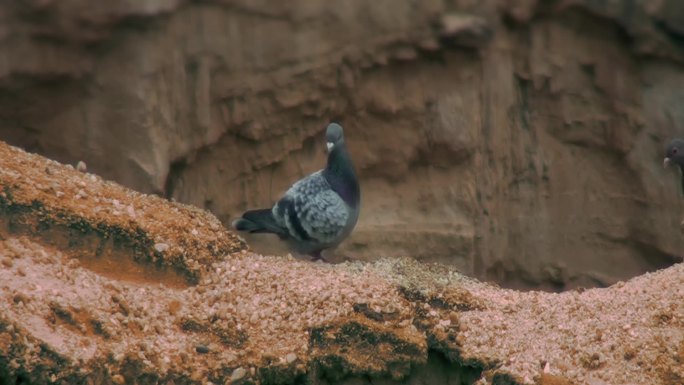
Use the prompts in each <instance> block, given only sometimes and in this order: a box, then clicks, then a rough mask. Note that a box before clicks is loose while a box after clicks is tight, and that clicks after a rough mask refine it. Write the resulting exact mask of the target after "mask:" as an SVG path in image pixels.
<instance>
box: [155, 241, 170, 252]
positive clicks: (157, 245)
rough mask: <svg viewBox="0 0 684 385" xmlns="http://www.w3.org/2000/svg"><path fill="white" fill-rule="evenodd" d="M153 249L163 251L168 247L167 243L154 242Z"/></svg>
mask: <svg viewBox="0 0 684 385" xmlns="http://www.w3.org/2000/svg"><path fill="white" fill-rule="evenodd" d="M154 249H155V250H157V252H160V253H163V252H165V251H166V250H168V249H169V245H168V244H166V243H161V242H160V243H155V244H154Z"/></svg>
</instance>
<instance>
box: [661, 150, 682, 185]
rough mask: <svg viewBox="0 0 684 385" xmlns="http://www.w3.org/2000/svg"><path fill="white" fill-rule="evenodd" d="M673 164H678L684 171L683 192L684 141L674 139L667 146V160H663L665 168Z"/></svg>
mask: <svg viewBox="0 0 684 385" xmlns="http://www.w3.org/2000/svg"><path fill="white" fill-rule="evenodd" d="M671 163H675V164H677V165H678V166H679V168H680V170H682V171H683V173H682V191H684V140H682V139H673V140H672V141H671V142H670V144H668V145H667V150H666V152H665V159H663V167H667V166H669V165H670V164H671Z"/></svg>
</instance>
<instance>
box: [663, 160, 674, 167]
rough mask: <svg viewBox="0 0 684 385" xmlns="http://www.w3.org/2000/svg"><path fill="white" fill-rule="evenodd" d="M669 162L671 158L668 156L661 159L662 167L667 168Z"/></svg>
mask: <svg viewBox="0 0 684 385" xmlns="http://www.w3.org/2000/svg"><path fill="white" fill-rule="evenodd" d="M670 163H672V159H670V158H665V159H663V168H667V167H668V166H669V165H670Z"/></svg>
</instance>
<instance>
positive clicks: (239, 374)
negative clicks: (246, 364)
mask: <svg viewBox="0 0 684 385" xmlns="http://www.w3.org/2000/svg"><path fill="white" fill-rule="evenodd" d="M245 375H247V370H246V369H245V368H243V367H239V368H237V369H235V370H233V374H231V375H230V380H231V381H237V380H240V379H242V378H243V377H244V376H245Z"/></svg>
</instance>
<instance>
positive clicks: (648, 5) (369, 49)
mask: <svg viewBox="0 0 684 385" xmlns="http://www.w3.org/2000/svg"><path fill="white" fill-rule="evenodd" d="M683 9H684V6H683V5H681V2H679V1H677V0H665V1H659V2H633V1H613V2H603V1H593V0H574V1H551V2H547V1H542V2H538V1H534V0H530V1H524V0H521V1H496V0H488V1H438V0H429V1H408V0H406V1H394V0H386V1H372V2H369V1H362V0H357V1H346V2H344V3H330V2H316V1H304V0H302V1H295V2H289V3H288V4H287V5H286V4H285V3H283V4H280V3H278V4H274V3H273V2H265V1H256V2H255V1H241V0H213V1H202V2H191V1H183V0H166V1H153V0H145V1H142V0H141V1H135V2H112V3H111V4H99V3H98V4H90V3H89V2H86V1H79V0H71V1H50V0H41V1H23V2H4V3H2V4H0V25H2V27H0V49H2V51H3V52H5V55H4V56H3V60H1V61H0V137H1V138H3V139H5V140H7V141H9V142H10V143H14V144H18V145H21V146H23V147H24V148H27V149H30V150H32V151H38V152H40V153H42V154H46V155H48V156H50V157H52V158H55V159H58V160H61V161H64V162H69V163H72V164H75V163H76V162H77V161H79V160H84V161H86V163H87V164H88V166H89V168H90V169H91V170H93V171H95V172H97V173H98V174H100V175H103V176H105V177H107V178H111V179H114V180H116V181H119V182H121V183H123V184H125V185H127V186H129V187H133V188H135V189H138V190H140V191H143V192H146V193H152V192H154V193H158V194H161V195H165V196H168V197H172V198H175V199H176V200H178V201H182V202H186V203H191V204H195V205H197V206H199V207H204V208H207V209H209V210H211V211H212V212H213V213H215V214H216V215H217V216H218V217H219V219H220V220H221V221H222V222H224V223H229V221H230V220H231V219H232V218H233V217H234V216H236V215H238V214H239V213H240V212H241V211H242V210H244V209H245V208H248V207H255V206H267V205H270V204H271V203H272V202H273V201H274V200H275V199H276V198H277V197H278V196H279V194H280V193H281V192H282V191H284V189H286V188H287V187H288V186H289V184H290V183H292V182H293V181H294V180H296V179H298V178H299V177H301V176H303V175H305V174H307V173H309V172H311V171H314V170H316V169H317V168H319V167H321V165H322V163H323V151H324V150H323V149H324V145H323V143H322V139H321V138H322V136H321V133H322V130H323V128H324V127H325V125H326V124H327V123H328V121H330V120H338V121H341V122H342V123H343V124H344V125H345V127H346V130H347V133H348V142H349V147H350V150H351V152H352V154H353V156H354V159H355V161H356V164H357V167H358V168H359V170H360V174H361V178H362V187H363V211H362V215H361V219H360V223H359V226H358V228H357V231H356V232H355V233H354V234H353V236H352V238H351V239H350V240H349V242H347V243H346V244H345V245H344V246H343V248H342V249H341V250H340V253H341V254H345V255H351V256H353V257H354V258H371V259H372V258H378V257H381V256H397V255H411V256H414V257H416V258H418V259H421V260H426V261H440V262H444V263H447V264H450V265H453V266H456V267H458V268H459V269H461V270H463V271H465V272H468V273H471V274H475V275H476V276H478V277H481V278H486V279H494V280H497V281H499V282H502V283H505V284H507V285H513V286H525V287H530V286H531V287H535V286H538V287H545V288H551V289H556V290H557V289H563V288H569V287H575V286H587V285H588V286H593V285H598V286H604V285H608V284H611V283H614V282H616V281H617V280H619V279H624V278H626V277H630V276H633V275H636V274H639V273H642V272H644V271H650V270H654V269H657V268H661V267H664V266H668V265H670V264H672V263H675V262H677V261H680V260H681V259H680V257H679V256H680V255H681V250H682V247H683V246H684V244H683V242H682V236H681V233H680V226H679V223H680V220H681V219H682V215H683V212H684V200H682V198H681V193H680V192H679V191H678V186H679V183H678V182H677V180H676V178H677V176H676V175H674V174H673V173H669V172H665V171H662V170H661V169H660V159H661V157H662V147H663V145H664V143H665V142H666V141H667V140H668V139H669V138H670V137H672V136H675V135H676V134H682V133H684V114H683V113H682V111H683V110H682V108H681V105H683V104H684V71H683V64H682V63H683V61H682V58H683V52H684V50H682V47H683V43H682V42H683V41H684V35H683V34H684V32H683V31H682V28H681V26H682V25H684V16H683V15H684V11H683ZM250 241H253V240H250ZM254 244H255V245H258V244H257V243H254ZM260 250H264V251H268V250H274V249H273V248H271V245H270V244H266V243H264V244H262V245H261V249H260Z"/></svg>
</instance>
